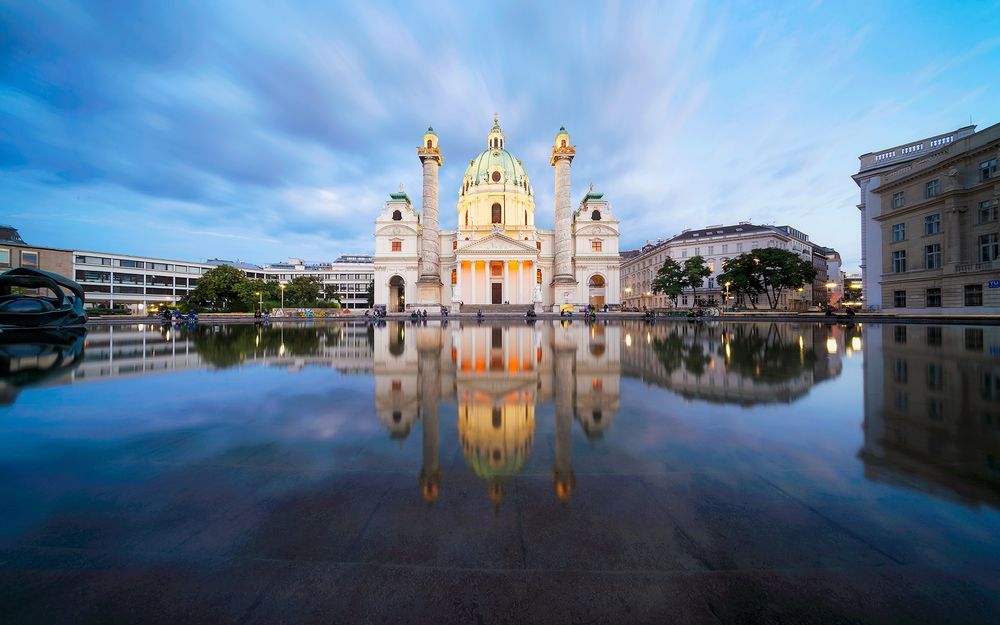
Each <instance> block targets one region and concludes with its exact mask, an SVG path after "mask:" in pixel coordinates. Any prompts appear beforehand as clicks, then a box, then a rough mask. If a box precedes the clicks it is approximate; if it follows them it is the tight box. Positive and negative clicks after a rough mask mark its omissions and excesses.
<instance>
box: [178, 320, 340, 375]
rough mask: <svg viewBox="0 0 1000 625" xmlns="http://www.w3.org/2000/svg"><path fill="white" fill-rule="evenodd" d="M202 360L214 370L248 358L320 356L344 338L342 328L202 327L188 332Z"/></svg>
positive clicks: (233, 364) (239, 362) (242, 325)
mask: <svg viewBox="0 0 1000 625" xmlns="http://www.w3.org/2000/svg"><path fill="white" fill-rule="evenodd" d="M187 332H189V333H190V338H191V341H192V343H193V344H194V347H195V350H196V351H197V352H198V355H199V356H201V358H202V360H204V361H205V362H207V363H208V364H211V365H213V366H215V367H220V368H224V367H232V366H235V365H239V364H241V363H242V362H244V361H245V360H246V359H247V357H248V356H270V357H275V356H291V357H294V356H318V355H321V354H322V353H323V350H324V349H325V348H327V347H330V346H333V345H336V344H338V343H339V342H340V340H341V337H342V336H343V330H342V329H341V327H340V326H339V325H336V326H322V327H310V328H292V329H290V331H287V332H285V331H283V330H282V328H275V327H262V326H258V325H245V324H241V325H221V326H214V327H207V326H199V327H197V328H192V329H190V330H187Z"/></svg>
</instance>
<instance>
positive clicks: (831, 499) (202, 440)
mask: <svg viewBox="0 0 1000 625" xmlns="http://www.w3.org/2000/svg"><path fill="white" fill-rule="evenodd" d="M576 328H579V330H581V332H579V333H578V334H577V336H578V338H579V340H580V348H581V351H585V350H586V349H587V338H586V333H585V332H583V330H584V327H583V326H582V324H576V325H575V326H573V329H574V330H575V329H576ZM384 331H385V330H379V331H378V332H384ZM450 331H457V330H456V329H454V328H452V330H450ZM407 336H408V337H409V336H410V333H409V332H407ZM377 340H378V337H376V341H377ZM442 344H443V345H450V344H451V341H450V340H445V341H443V342H442ZM543 348H544V349H549V346H547V345H545V346H543ZM632 349H647V347H646V346H645V343H644V342H642V341H640V342H639V343H638V344H636V345H633V347H632ZM819 357H821V358H822V357H825V353H821V354H820V356H819ZM842 362H843V370H842V372H841V373H840V375H839V376H837V377H834V378H832V379H827V380H825V381H823V382H822V383H821V384H818V385H815V386H812V387H811V388H809V389H808V392H807V393H806V394H805V395H804V396H803V397H801V398H799V399H797V400H795V401H793V402H791V403H788V404H783V403H777V404H764V405H757V406H753V407H741V406H736V405H732V404H720V403H709V402H705V401H700V400H687V399H684V398H682V397H680V396H678V395H676V394H674V393H672V392H671V391H669V390H668V389H665V388H661V387H657V386H652V385H646V384H644V383H643V382H641V381H639V380H636V379H631V378H623V379H622V383H621V396H620V409H619V410H618V414H617V415H616V416H615V417H614V421H613V424H612V425H611V427H610V428H609V429H608V430H607V431H606V432H605V433H604V436H603V438H600V439H597V440H589V439H587V437H586V436H585V435H584V433H583V431H582V429H581V427H580V424H579V423H578V422H577V423H574V425H573V445H572V466H573V471H574V472H575V474H576V475H577V484H576V489H575V491H574V493H573V497H574V499H575V500H576V499H581V498H597V499H601V498H609V497H614V496H615V493H613V492H608V491H606V490H605V491H600V490H598V491H594V490H593V489H594V484H595V483H596V482H595V481H594V480H593V479H591V478H588V476H601V475H611V476H633V477H634V476H676V475H688V474H708V475H713V476H719V478H720V479H722V480H724V481H736V480H740V479H751V480H763V481H764V482H765V483H766V484H767V485H768V488H769V489H771V490H767V492H772V490H773V493H772V494H774V495H775V496H777V494H779V493H780V494H783V495H786V496H788V497H792V498H795V499H797V500H799V501H801V502H802V503H803V504H804V505H808V506H813V507H816V508H823V509H824V514H827V515H828V517H829V518H830V519H831V522H834V523H847V524H848V525H849V526H850V524H852V523H853V524H858V523H860V525H857V526H852V527H854V531H872V532H875V533H878V532H885V533H886V534H887V535H888V534H889V531H888V529H886V528H887V526H889V525H893V524H897V525H898V524H903V525H905V526H906V527H907V528H908V529H909V530H910V531H912V532H913V535H914V536H917V537H920V539H921V540H929V541H932V542H931V543H930V544H931V545H937V546H938V547H940V546H941V545H945V544H946V545H948V546H949V547H952V548H956V549H958V550H959V551H960V552H961V553H972V552H973V551H974V548H973V547H974V545H973V543H975V542H977V541H978V542H979V543H981V544H980V545H979V548H980V549H985V551H984V553H989V552H990V549H987V547H989V548H997V547H998V545H997V538H996V537H995V536H991V534H990V533H989V530H988V528H989V527H991V526H995V525H996V524H997V523H1000V514H998V513H997V512H996V511H994V510H991V509H989V508H985V507H981V508H974V507H970V506H965V505H961V504H957V503H954V502H951V501H946V500H943V499H941V498H939V497H935V496H930V495H928V494H925V493H922V492H920V490H921V488H920V485H919V484H915V485H914V486H916V488H910V489H901V488H899V487H896V486H893V485H890V484H886V483H883V482H875V481H870V480H868V479H866V478H865V477H864V466H863V464H862V462H861V461H860V460H859V458H858V456H857V454H858V451H859V450H860V449H861V448H862V446H863V445H864V442H865V441H864V438H863V431H862V429H861V423H862V420H863V410H864V408H863V405H862V390H863V359H862V357H861V354H855V355H854V356H852V357H847V358H844V359H843V361H842ZM574 383H575V380H560V379H555V380H553V384H555V385H556V386H557V387H558V386H559V385H561V384H574ZM374 392H375V385H374V379H373V377H371V375H367V374H358V375H345V374H341V373H339V372H337V371H336V370H335V369H332V368H329V367H318V366H316V367H313V366H306V367H305V368H304V369H301V370H298V371H291V370H288V369H286V368H283V367H275V366H270V367H268V366H253V365H247V366H240V367H234V368H229V369H221V370H216V369H197V370H189V371H182V372H177V373H170V374H163V375H148V376H133V377H124V378H116V379H110V380H102V381H95V382H87V383H82V384H75V385H66V386H50V387H40V388H31V389H26V390H24V391H23V392H22V393H21V395H20V397H19V398H18V400H17V402H16V403H15V404H14V405H12V406H9V407H6V408H4V409H2V410H0V434H2V436H0V472H2V476H3V480H2V483H3V486H0V502H2V503H4V504H6V505H2V506H0V507H2V508H4V509H7V510H13V511H14V512H13V513H12V514H10V515H9V516H7V517H6V519H5V520H4V521H3V522H2V523H3V525H2V526H0V528H2V531H0V537H3V536H7V537H10V536H14V535H17V534H19V533H20V532H22V531H25V530H26V528H30V527H32V526H33V525H34V524H37V523H42V522H44V520H45V519H46V518H47V517H48V516H49V515H51V514H55V513H56V511H58V510H60V509H65V507H66V506H69V507H70V508H72V507H73V505H74V504H73V503H72V502H73V501H85V500H87V498H88V497H90V496H96V495H95V494H96V493H109V492H114V491H115V489H117V488H123V487H125V485H128V487H129V488H138V489H141V488H143V484H146V483H148V484H162V483H164V482H165V483H167V484H171V483H172V482H173V481H175V480H177V479H180V478H179V476H189V475H190V474H192V473H193V474H195V475H197V474H198V473H199V472H202V471H207V472H209V473H211V472H214V471H216V470H220V471H230V470H236V471H244V470H245V471H249V472H251V473H253V474H255V475H256V474H257V473H262V474H264V475H267V476H268V480H270V481H271V482H273V481H274V480H275V478H274V477H273V475H274V474H275V473H277V474H279V475H281V476H284V477H282V479H281V480H278V481H277V483H276V484H275V485H272V486H271V488H274V489H276V490H275V493H276V494H277V493H283V494H285V495H291V494H294V493H296V492H299V491H300V490H301V489H302V488H304V487H305V485H306V484H311V483H313V482H314V481H315V480H318V479H323V478H324V477H325V476H332V475H343V474H346V475H353V474H355V473H362V474H363V473H379V474H383V473H385V474H393V475H398V476H401V477H402V478H403V483H404V484H406V485H407V486H405V487H403V488H402V489H401V490H399V491H398V493H397V494H396V495H393V496H399V497H409V496H411V495H412V496H418V492H419V489H418V485H417V476H418V475H419V472H420V470H421V462H422V440H421V437H422V424H421V423H420V422H419V421H418V423H417V424H415V426H414V428H413V430H412V431H411V432H410V434H409V436H408V437H407V438H406V439H405V440H401V441H400V440H393V439H391V438H390V436H389V433H388V432H387V431H386V430H384V429H383V426H382V424H381V422H380V421H379V419H378V416H377V415H376V412H375V396H374ZM453 402H454V399H453V398H445V401H444V403H443V405H442V408H441V415H440V450H441V451H440V454H441V466H442V472H443V476H444V477H443V480H442V486H441V498H440V502H439V504H440V505H441V506H442V507H443V509H444V510H447V509H448V508H447V506H448V503H447V502H448V501H449V500H450V499H449V498H451V497H455V496H457V494H456V493H457V492H458V490H459V489H460V487H459V486H456V482H457V483H459V484H461V482H462V480H463V479H466V478H467V477H468V476H469V469H468V468H467V467H466V466H464V462H463V459H462V454H461V451H460V443H459V437H458V431H457V427H456V421H457V414H456V408H455V404H454V403H453ZM554 417H555V415H554V406H553V404H552V403H551V402H548V401H547V402H544V403H542V404H541V405H539V406H538V407H537V412H536V423H537V430H536V432H535V435H534V444H533V447H532V449H531V452H530V456H529V458H528V460H527V462H526V464H525V466H524V468H523V470H522V471H521V473H520V474H519V476H520V477H521V478H525V479H535V478H540V479H542V478H543V479H545V480H550V479H551V475H552V467H553V465H554V462H555V452H554V439H555V425H554V420H555V419H554ZM185 479H188V478H185ZM241 479H243V478H241ZM347 479H351V478H347ZM411 486H412V491H410V490H409V489H410V487H411ZM225 488H229V489H230V490H228V491H225V492H220V493H216V495H215V496H217V497H219V498H220V500H223V501H224V500H226V498H227V497H231V498H239V495H238V493H239V492H240V488H241V487H240V486H238V485H234V484H230V483H226V486H225ZM394 492H395V491H394ZM482 492H485V491H481V492H480V494H482ZM549 494H550V493H549ZM102 496H103V495H102ZM177 496H183V493H181V494H179V495H177ZM451 501H454V500H453V499H451ZM483 501H484V502H485V497H483ZM532 503H533V502H532V501H531V500H530V499H528V500H524V499H522V500H521V504H520V505H531V504H532ZM439 504H435V505H439ZM246 505H250V504H246ZM825 507H829V508H830V509H829V510H826V509H825ZM442 514H447V513H446V512H442ZM838 515H839V516H838ZM904 517H908V518H904ZM928 528H930V529H928ZM933 541H944V542H943V543H941V542H933ZM905 547H906V549H915V548H916V547H914V546H913V545H910V544H907V545H905ZM901 548H902V547H901ZM935 549H936V552H937V551H940V550H939V549H937V548H936V547H935ZM941 549H943V547H941Z"/></svg>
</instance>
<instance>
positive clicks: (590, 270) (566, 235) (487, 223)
mask: <svg viewBox="0 0 1000 625" xmlns="http://www.w3.org/2000/svg"><path fill="white" fill-rule="evenodd" d="M486 141H487V145H486V149H485V150H484V151H482V152H481V153H480V154H479V155H478V156H476V157H475V158H474V159H472V160H471V161H469V164H468V166H467V167H466V168H465V174H464V176H463V177H462V183H461V187H460V188H459V189H458V204H457V214H458V223H457V227H456V229H455V230H448V231H442V230H441V229H440V224H439V219H438V170H439V169H440V168H441V165H442V163H443V160H442V156H441V150H440V147H439V145H438V137H437V135H436V134H435V133H434V131H433V130H432V129H430V128H428V129H427V132H426V133H425V134H424V136H423V141H422V142H421V146H420V147H419V148H418V149H417V153H418V156H419V158H420V161H421V163H422V165H423V201H422V212H418V211H417V210H416V209H415V208H414V207H413V205H412V204H411V202H410V198H409V197H408V196H407V195H406V193H404V192H402V190H400V191H399V192H398V193H392V194H391V195H390V197H391V199H390V201H389V202H387V203H386V204H385V207H384V209H383V210H382V212H381V214H380V215H379V216H378V217H377V218H376V220H375V303H376V304H379V305H386V306H388V307H389V309H390V310H402V309H404V308H406V307H408V306H415V307H434V306H440V305H453V304H458V303H465V304H470V305H474V304H479V305H482V304H504V303H510V304H514V305H523V306H530V305H537V306H544V307H550V306H553V305H554V304H565V303H568V304H577V305H580V304H587V303H590V304H594V305H596V306H603V305H604V304H609V305H617V304H618V292H619V285H618V265H619V257H618V220H617V219H615V216H614V213H613V212H612V210H611V206H610V204H609V203H608V202H607V200H605V199H604V196H603V194H602V193H596V192H594V191H593V189H591V191H590V192H588V193H587V194H586V195H585V196H584V198H583V201H582V202H581V203H580V205H579V207H578V208H577V210H576V211H573V210H572V208H571V205H570V163H571V162H572V160H573V158H574V156H575V154H576V148H575V147H574V146H573V145H572V144H571V142H570V136H569V133H567V132H566V131H565V129H560V131H559V133H558V134H557V135H556V137H555V143H554V145H553V147H552V158H551V165H552V166H553V167H554V168H555V180H556V194H555V229H554V230H542V229H540V228H537V227H536V226H535V191H534V185H533V184H532V182H531V180H530V179H529V177H528V174H527V172H526V171H525V169H524V166H523V164H522V163H521V161H520V160H519V159H517V158H516V157H514V156H513V155H512V154H511V153H510V152H509V151H508V150H507V146H506V137H505V135H504V133H503V131H502V130H501V129H500V124H499V122H498V121H497V120H496V119H494V123H493V128H492V129H491V130H490V132H489V134H488V135H487V139H486Z"/></svg>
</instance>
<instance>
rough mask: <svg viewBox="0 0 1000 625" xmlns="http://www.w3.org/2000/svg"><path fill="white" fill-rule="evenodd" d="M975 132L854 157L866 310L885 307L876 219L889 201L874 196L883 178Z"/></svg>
mask: <svg viewBox="0 0 1000 625" xmlns="http://www.w3.org/2000/svg"><path fill="white" fill-rule="evenodd" d="M975 131H976V127H975V126H965V127H962V128H958V129H957V130H953V131H951V132H946V133H944V134H940V135H934V136H933V137H928V138H926V139H922V140H920V141H912V142H910V143H904V144H902V145H897V146H895V147H892V148H887V149H884V150H879V151H877V152H869V153H867V154H862V155H861V156H859V157H858V160H859V161H860V166H859V168H858V173H856V174H854V175H853V176H851V177H852V178H853V179H854V182H855V183H857V185H858V188H859V189H860V190H861V201H860V203H859V204H858V205H857V207H858V210H859V211H861V275H862V281H863V283H864V293H865V306H864V307H865V309H866V310H881V309H882V308H883V306H885V305H887V303H886V302H885V301H884V300H883V298H882V289H881V281H882V274H883V265H882V259H883V256H884V254H883V250H884V246H883V244H882V226H881V223H880V221H879V218H880V217H881V216H882V214H883V213H884V212H886V211H888V210H890V204H891V202H892V198H891V197H883V196H882V195H880V194H879V193H878V192H877V190H878V188H879V186H880V185H881V184H882V182H883V177H884V175H885V174H888V173H889V172H892V171H896V170H898V169H899V168H900V167H902V166H905V165H907V164H908V163H910V162H912V161H916V160H919V159H924V158H925V157H926V156H928V155H930V154H932V153H934V154H936V153H938V151H939V150H941V149H942V148H947V147H948V146H949V145H950V144H951V143H953V142H954V141H958V140H960V139H963V138H965V137H967V136H969V135H971V134H973V133H974V132H975ZM890 303H891V302H890Z"/></svg>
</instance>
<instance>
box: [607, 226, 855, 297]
mask: <svg viewBox="0 0 1000 625" xmlns="http://www.w3.org/2000/svg"><path fill="white" fill-rule="evenodd" d="M765 247H775V248H779V249H784V250H788V251H791V252H794V253H796V254H799V255H800V256H801V257H802V259H803V260H805V261H806V262H813V249H814V247H815V246H814V245H813V244H812V243H810V242H809V236H808V235H806V234H805V233H804V232H801V231H799V230H796V229H795V228H792V227H791V226H770V225H755V224H751V223H749V222H740V223H738V224H735V225H731V226H724V225H721V224H719V225H714V226H708V227H706V228H702V229H699V230H684V231H683V232H681V233H680V234H678V235H677V236H674V237H671V238H669V239H667V240H665V241H658V242H656V243H651V244H647V245H646V246H644V247H643V248H642V249H641V250H638V253H635V252H634V251H632V252H629V253H628V254H629V255H628V256H623V257H622V264H621V282H622V305H623V306H626V307H629V308H640V309H641V308H649V309H654V308H667V307H670V306H672V305H673V303H672V302H671V301H670V298H668V297H667V296H666V295H663V294H654V293H653V279H654V278H655V277H656V272H657V271H658V270H659V269H660V267H662V266H663V262H664V260H666V259H667V258H668V257H669V258H673V259H674V260H675V261H677V262H678V263H680V264H682V265H683V264H684V261H686V260H687V259H688V258H691V257H693V256H701V257H703V258H704V259H705V262H706V263H707V264H708V267H709V269H711V271H712V274H711V275H710V276H709V277H708V278H707V279H706V280H705V284H704V286H703V287H702V288H700V289H698V290H697V297H698V299H699V300H704V301H713V300H714V301H715V302H716V303H717V304H721V303H722V302H723V301H724V298H725V292H724V291H725V286H724V285H722V284H719V281H718V276H719V274H720V273H722V263H724V262H725V261H727V260H729V259H730V258H733V257H735V256H739V255H740V254H743V253H746V252H750V251H751V250H755V249H758V248H765ZM822 249H829V248H822ZM831 251H832V250H831ZM832 253H833V254H836V252H835V251H832ZM837 257H838V258H839V255H837ZM836 271H837V272H838V273H839V271H840V269H839V265H838V267H837V270H836ZM812 301H813V289H812V288H803V289H802V290H801V291H791V292H786V293H782V295H781V298H780V300H779V303H778V307H779V308H790V309H795V310H800V309H805V308H808V307H809V306H810V305H811V304H812ZM695 305H696V302H695V296H694V293H692V292H691V291H690V290H688V291H685V292H684V293H682V294H681V296H680V297H678V298H677V306H678V307H680V308H692V307H694V306H695ZM745 305H747V306H749V305H750V303H749V302H746V303H745ZM757 305H758V306H760V305H763V306H765V307H766V306H767V303H766V301H764V300H763V299H761V300H760V301H758V302H757Z"/></svg>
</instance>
